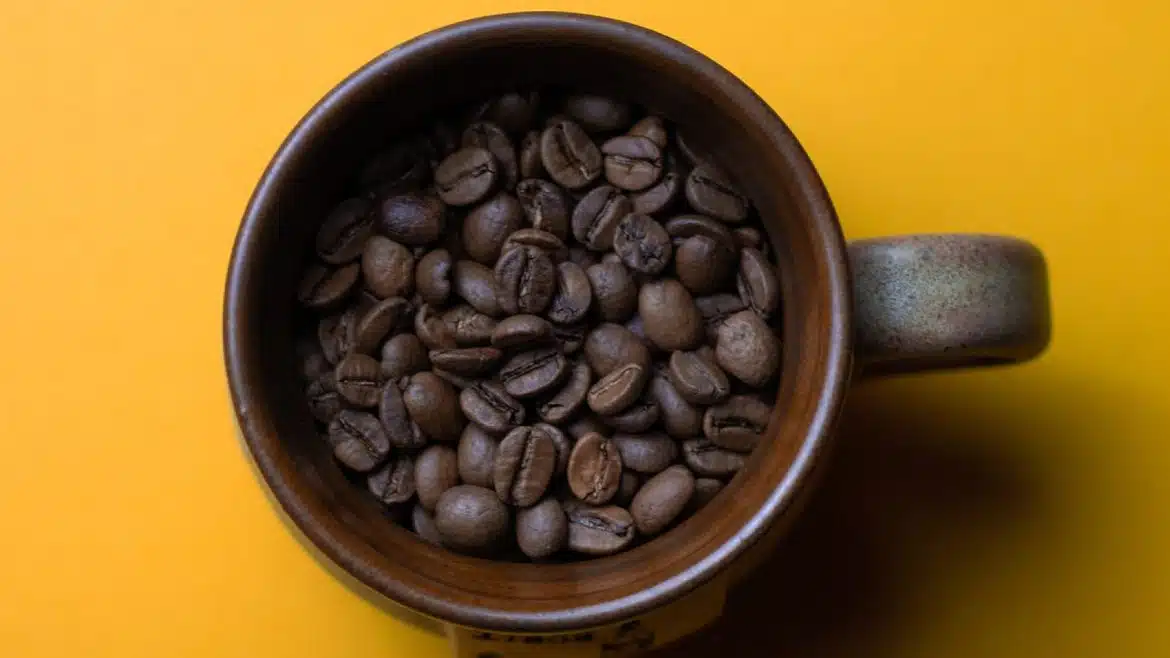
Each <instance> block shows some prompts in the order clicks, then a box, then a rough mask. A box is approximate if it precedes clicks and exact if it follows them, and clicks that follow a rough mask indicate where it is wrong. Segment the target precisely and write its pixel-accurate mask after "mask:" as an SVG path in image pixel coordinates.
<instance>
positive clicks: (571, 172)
mask: <svg viewBox="0 0 1170 658" xmlns="http://www.w3.org/2000/svg"><path fill="white" fill-rule="evenodd" d="M540 160H541V163H542V164H543V165H544V170H545V171H547V172H548V175H549V177H550V178H552V179H553V180H554V181H556V182H557V183H558V184H560V185H562V186H564V187H566V188H568V189H570V190H579V189H581V188H583V187H585V186H586V185H589V184H590V183H592V182H593V181H595V180H597V179H598V178H599V177H600V176H601V170H602V161H601V151H600V150H599V149H598V148H597V145H596V144H594V143H593V140H591V139H589V135H587V134H586V133H585V131H584V130H582V129H581V126H579V125H577V124H576V123H573V122H572V121H560V122H557V123H555V124H554V125H551V126H549V127H548V128H545V130H544V133H543V134H542V135H541V136H540Z"/></svg>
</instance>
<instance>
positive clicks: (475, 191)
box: [435, 146, 503, 206]
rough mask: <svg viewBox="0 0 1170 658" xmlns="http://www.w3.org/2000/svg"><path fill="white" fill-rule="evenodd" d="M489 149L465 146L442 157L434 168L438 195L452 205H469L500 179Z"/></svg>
mask: <svg viewBox="0 0 1170 658" xmlns="http://www.w3.org/2000/svg"><path fill="white" fill-rule="evenodd" d="M502 178H503V177H502V175H501V173H500V163H499V162H497V161H496V158H495V156H493V155H492V153H491V151H488V150H487V149H484V148H479V147H475V146H472V147H465V148H461V149H459V150H458V151H455V152H454V153H452V154H451V155H449V156H447V157H446V158H444V159H443V161H442V162H441V163H439V166H438V168H436V169H435V187H436V189H437V190H438V193H439V198H440V199H442V200H443V202H444V203H447V204H450V205H452V206H469V205H471V204H473V203H476V202H478V201H480V200H481V199H484V198H485V197H487V195H488V194H489V193H490V192H491V191H492V190H494V189H495V187H496V185H497V184H499V182H500V180H501V179H502Z"/></svg>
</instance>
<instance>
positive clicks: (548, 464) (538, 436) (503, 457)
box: [492, 427, 557, 507]
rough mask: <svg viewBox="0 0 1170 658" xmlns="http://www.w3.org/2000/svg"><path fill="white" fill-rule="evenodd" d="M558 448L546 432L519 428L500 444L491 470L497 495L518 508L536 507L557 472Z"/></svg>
mask: <svg viewBox="0 0 1170 658" xmlns="http://www.w3.org/2000/svg"><path fill="white" fill-rule="evenodd" d="M556 463H557V455H556V446H555V445H553V442H552V439H551V438H550V437H549V436H548V435H547V434H545V433H544V431H543V430H540V429H537V428H533V427H517V428H516V429H514V430H512V431H511V432H508V435H507V436H505V437H504V440H503V441H500V446H499V449H498V450H497V451H496V462H495V466H494V469H493V471H492V478H493V481H494V483H495V488H496V495H497V496H499V497H500V500H501V501H503V502H505V503H509V504H514V505H516V506H518V507H529V506H531V505H535V504H536V503H537V501H539V500H540V498H541V497H542V496H544V492H545V491H546V490H547V489H548V483H549V482H550V481H551V480H552V476H553V472H554V471H555V470H556Z"/></svg>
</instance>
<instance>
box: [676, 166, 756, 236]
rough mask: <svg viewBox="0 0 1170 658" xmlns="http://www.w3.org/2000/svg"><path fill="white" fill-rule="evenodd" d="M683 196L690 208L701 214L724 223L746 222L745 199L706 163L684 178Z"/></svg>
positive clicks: (732, 185) (714, 167)
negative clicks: (684, 192) (685, 196)
mask: <svg viewBox="0 0 1170 658" xmlns="http://www.w3.org/2000/svg"><path fill="white" fill-rule="evenodd" d="M686 194H687V201H688V202H689V203H690V204H691V207H692V208H694V209H695V210H696V211H698V212H701V213H703V214H704V215H710V216H711V217H714V218H716V219H721V220H723V221H725V222H742V221H743V220H744V219H747V214H748V208H749V207H750V204H749V202H748V199H747V197H745V196H744V195H743V193H742V192H740V191H739V189H738V188H736V186H735V185H734V184H733V183H732V182H731V180H730V179H729V178H728V177H727V174H726V173H724V172H723V170H721V169H719V168H718V167H716V166H715V165H713V164H711V163H709V162H708V163H703V164H701V165H698V166H696V167H695V168H694V170H692V171H691V175H690V176H687V185H686Z"/></svg>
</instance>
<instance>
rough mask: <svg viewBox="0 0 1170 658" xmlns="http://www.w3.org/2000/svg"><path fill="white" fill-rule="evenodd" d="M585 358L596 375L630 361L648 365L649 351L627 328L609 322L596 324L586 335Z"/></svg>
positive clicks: (601, 375)
mask: <svg viewBox="0 0 1170 658" xmlns="http://www.w3.org/2000/svg"><path fill="white" fill-rule="evenodd" d="M585 359H586V360H587V361H588V362H589V367H591V368H592V369H593V372H594V374H596V375H597V376H598V377H604V376H606V375H608V374H609V373H611V372H613V371H614V370H616V369H617V368H619V367H620V366H623V365H625V364H630V363H636V364H638V365H640V366H642V367H643V368H647V369H648V368H649V367H650V351H649V350H647V349H646V346H645V345H643V344H642V341H640V340H638V337H637V336H635V335H634V334H633V333H632V332H631V331H630V330H629V329H626V328H625V327H623V326H621V325H620V324H613V323H609V322H607V323H604V324H601V325H598V327H597V328H596V329H594V330H593V331H591V332H589V335H588V336H586V338H585Z"/></svg>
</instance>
